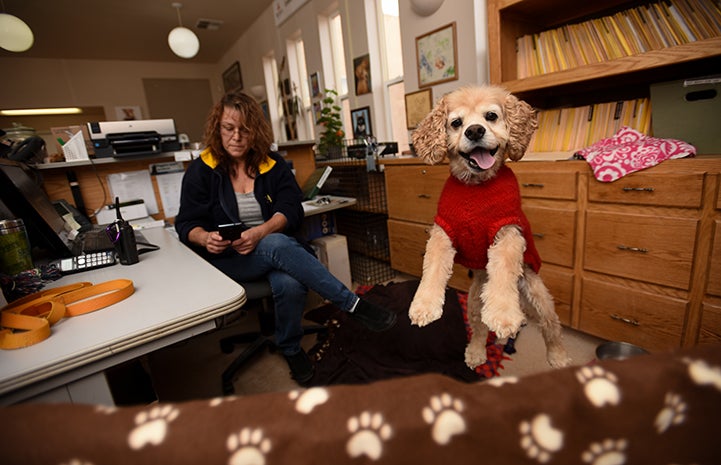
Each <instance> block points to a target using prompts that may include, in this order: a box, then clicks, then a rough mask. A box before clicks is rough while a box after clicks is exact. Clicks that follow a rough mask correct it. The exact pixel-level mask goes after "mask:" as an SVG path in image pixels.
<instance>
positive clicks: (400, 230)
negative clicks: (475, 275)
mask: <svg viewBox="0 0 721 465" xmlns="http://www.w3.org/2000/svg"><path fill="white" fill-rule="evenodd" d="M430 228H431V225H424V224H418V223H409V222H407V221H397V220H392V219H389V220H388V237H389V239H390V251H391V267H392V268H393V269H394V270H398V271H400V272H403V273H407V274H409V275H412V276H418V277H419V278H420V277H421V276H422V275H423V256H424V255H425V253H426V242H428V232H429V231H430ZM470 284H471V279H470V278H469V277H468V269H467V268H464V267H462V266H460V265H458V264H454V265H453V276H451V279H450V280H449V282H448V285H449V286H450V287H452V288H454V289H460V290H462V291H468V287H469V286H470Z"/></svg>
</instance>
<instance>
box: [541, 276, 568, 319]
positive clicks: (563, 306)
mask: <svg viewBox="0 0 721 465" xmlns="http://www.w3.org/2000/svg"><path fill="white" fill-rule="evenodd" d="M541 278H543V282H544V283H545V284H546V287H547V288H548V290H549V292H550V293H551V295H552V296H553V302H554V304H555V306H556V313H557V314H558V318H560V320H561V323H563V324H564V325H567V326H570V325H571V305H572V302H573V271H572V270H564V269H562V268H555V267H550V266H542V267H541Z"/></svg>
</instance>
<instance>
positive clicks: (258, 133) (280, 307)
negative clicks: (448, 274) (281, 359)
mask: <svg viewBox="0 0 721 465" xmlns="http://www.w3.org/2000/svg"><path fill="white" fill-rule="evenodd" d="M271 142H272V132H271V129H270V125H269V124H268V122H267V121H266V119H265V117H264V116H263V111H262V109H261V108H260V105H258V103H257V102H256V101H255V100H254V99H253V98H251V97H249V96H248V95H246V94H244V93H242V92H240V91H237V92H230V93H228V94H226V95H225V96H223V98H222V99H221V100H220V102H218V103H217V104H216V105H215V106H214V107H213V109H212V110H211V112H210V115H209V116H208V121H207V122H206V131H205V143H206V146H207V148H206V149H205V150H204V151H203V152H202V153H201V154H200V157H199V158H197V159H196V160H193V162H191V163H190V165H189V166H188V169H187V171H186V172H185V175H184V177H183V183H182V190H181V194H180V210H179V212H178V215H177V216H176V217H175V229H176V231H177V232H178V235H179V237H180V240H181V241H182V242H183V243H185V244H186V245H188V246H189V247H191V248H192V249H194V250H195V251H197V252H198V254H200V255H201V256H202V257H203V258H205V259H206V260H208V261H209V262H210V263H211V264H212V265H214V266H215V267H216V268H218V269H219V270H220V271H222V272H223V273H225V274H226V275H228V276H229V277H230V278H232V279H233V280H235V281H238V282H243V281H253V280H257V279H259V278H262V277H267V279H268V281H269V282H270V286H271V288H272V290H273V300H274V304H275V328H276V329H275V336H276V343H277V345H278V347H279V348H280V349H281V351H282V353H283V355H284V356H285V359H286V361H287V362H288V365H289V367H290V370H291V374H292V376H293V378H294V379H295V380H296V381H297V382H298V383H300V384H305V383H307V382H308V381H310V379H311V378H312V377H313V372H314V367H313V364H312V363H311V361H310V359H309V358H308V355H307V354H306V353H305V351H304V350H303V349H302V348H301V346H300V341H301V338H302V337H303V330H302V326H301V321H302V318H303V309H304V306H305V300H306V294H307V292H308V289H313V290H314V291H316V292H317V293H318V294H320V295H321V296H322V297H323V298H325V299H327V300H330V301H331V302H332V303H333V304H335V305H336V306H337V307H338V308H340V309H342V310H345V311H348V312H351V315H352V316H353V317H354V318H356V319H357V320H358V321H360V322H361V323H363V324H364V325H365V326H367V327H368V328H369V329H371V330H374V331H384V330H386V329H389V328H390V327H392V326H393V324H395V320H396V315H395V313H393V312H389V311H387V310H385V309H381V308H378V307H375V306H373V305H371V304H370V303H368V302H366V301H364V300H360V299H359V298H358V296H356V295H355V294H354V293H353V292H351V291H350V290H349V289H348V288H346V287H345V286H344V285H343V284H342V283H341V282H340V281H339V280H338V279H336V278H335V277H334V276H333V275H332V274H330V273H329V272H328V270H327V269H326V268H325V267H324V266H323V265H322V264H321V263H320V262H319V261H318V260H317V259H316V258H315V256H314V255H312V253H311V252H310V249H308V248H306V247H305V246H303V245H301V243H300V242H299V240H298V239H297V238H296V237H295V234H297V233H298V231H299V229H300V227H301V224H302V222H303V207H302V205H301V202H302V199H303V194H302V192H301V189H300V187H299V186H298V183H297V182H296V180H295V177H294V176H293V173H292V171H291V170H290V168H289V167H288V165H287V164H286V162H285V160H283V158H282V157H281V156H280V155H279V154H277V153H275V152H271V151H270V145H271ZM240 222H242V223H243V224H244V225H245V227H247V229H245V230H244V231H243V232H242V233H241V235H240V238H238V239H236V240H233V241H230V240H224V239H223V238H222V237H221V236H220V234H219V233H218V225H220V224H226V223H240Z"/></svg>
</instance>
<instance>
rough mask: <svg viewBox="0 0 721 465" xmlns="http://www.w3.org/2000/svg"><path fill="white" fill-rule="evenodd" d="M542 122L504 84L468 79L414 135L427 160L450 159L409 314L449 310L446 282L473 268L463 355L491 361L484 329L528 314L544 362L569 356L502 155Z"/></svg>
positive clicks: (519, 147)
mask: <svg viewBox="0 0 721 465" xmlns="http://www.w3.org/2000/svg"><path fill="white" fill-rule="evenodd" d="M537 126H538V122H537V117H536V112H535V111H534V110H533V108H532V107H531V106H530V105H529V104H528V103H526V102H524V101H522V100H520V99H518V98H517V97H515V96H514V95H513V94H511V93H510V92H508V91H507V90H505V89H503V88H501V87H498V86H469V87H462V88H459V89H457V90H455V91H453V92H451V93H449V94H447V95H445V96H443V97H442V98H441V99H440V100H439V101H438V103H437V104H436V105H435V107H434V108H433V109H432V110H431V112H430V113H429V114H428V115H426V117H425V118H424V119H423V120H422V121H421V123H420V124H419V125H418V128H417V129H416V131H415V132H414V133H413V137H412V139H413V148H414V149H415V151H416V153H417V154H418V156H419V157H420V158H421V159H423V161H424V162H426V163H428V164H431V165H432V164H437V163H439V162H441V161H442V160H443V159H444V158H446V157H447V158H448V163H449V168H450V176H449V178H448V180H447V181H446V184H445V186H444V188H443V192H442V194H441V197H440V199H439V203H438V209H437V213H436V217H435V220H434V224H433V226H432V227H431V231H430V237H429V239H428V242H427V243H426V250H425V255H424V258H423V274H422V277H421V282H420V284H419V286H418V290H417V291H416V294H415V296H414V298H413V301H412V302H411V306H410V308H409V311H408V315H409V317H410V320H411V323H412V324H414V325H418V326H425V325H427V324H429V323H431V322H433V321H435V320H437V319H438V318H440V317H441V315H442V313H443V304H444V299H445V289H446V285H447V284H448V280H449V279H450V276H451V274H452V272H453V263H454V262H457V263H459V264H461V265H463V266H465V267H467V268H469V269H470V270H472V274H473V279H472V281H471V286H470V289H469V293H468V320H469V324H470V327H471V330H472V335H471V339H470V341H469V343H468V345H467V346H466V351H465V362H466V365H468V367H470V368H471V369H473V368H475V367H476V366H478V365H481V364H482V363H484V362H485V361H486V338H487V335H488V330H489V329H490V330H491V331H494V332H495V333H496V336H497V337H499V338H505V337H512V336H515V335H516V334H517V332H518V331H519V329H520V327H521V325H523V324H524V323H525V322H526V316H528V317H529V318H531V319H535V320H538V322H539V325H540V329H541V332H542V334H543V339H544V342H545V344H546V359H547V360H548V363H549V364H550V365H551V366H552V367H554V368H558V367H564V366H567V365H569V364H570V363H571V360H570V358H569V357H568V355H567V353H566V349H565V348H564V346H563V343H562V338H561V323H560V321H559V319H558V315H557V314H556V311H555V306H554V303H553V297H552V296H551V294H550V292H549V291H548V289H547V288H546V286H545V285H544V283H543V281H542V280H541V277H540V276H539V275H538V269H539V268H540V266H541V259H540V257H539V255H538V252H537V251H536V248H535V245H534V243H533V236H532V235H531V229H530V225H529V223H528V219H527V218H526V216H525V215H524V214H523V211H522V210H521V196H520V190H519V187H518V181H517V180H516V177H515V175H514V174H513V171H512V170H511V169H510V168H509V167H508V166H506V165H505V159H506V158H509V159H510V160H513V161H517V160H520V159H521V158H522V157H523V155H524V154H525V151H526V148H527V147H528V143H529V142H530V139H531V136H532V135H533V132H534V131H535V130H536V128H537Z"/></svg>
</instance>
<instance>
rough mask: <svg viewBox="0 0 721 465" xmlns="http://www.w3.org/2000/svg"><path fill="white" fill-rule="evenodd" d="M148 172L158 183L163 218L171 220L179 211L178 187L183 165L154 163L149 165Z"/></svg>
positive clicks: (177, 163)
mask: <svg viewBox="0 0 721 465" xmlns="http://www.w3.org/2000/svg"><path fill="white" fill-rule="evenodd" d="M150 172H151V174H152V175H153V176H155V181H156V182H157V183H158V190H159V191H160V202H161V203H162V204H163V212H164V214H165V218H173V217H174V216H175V215H177V214H178V210H179V209H180V186H181V184H182V181H183V175H184V174H185V169H184V167H183V163H182V162H168V163H156V164H154V165H150Z"/></svg>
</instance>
